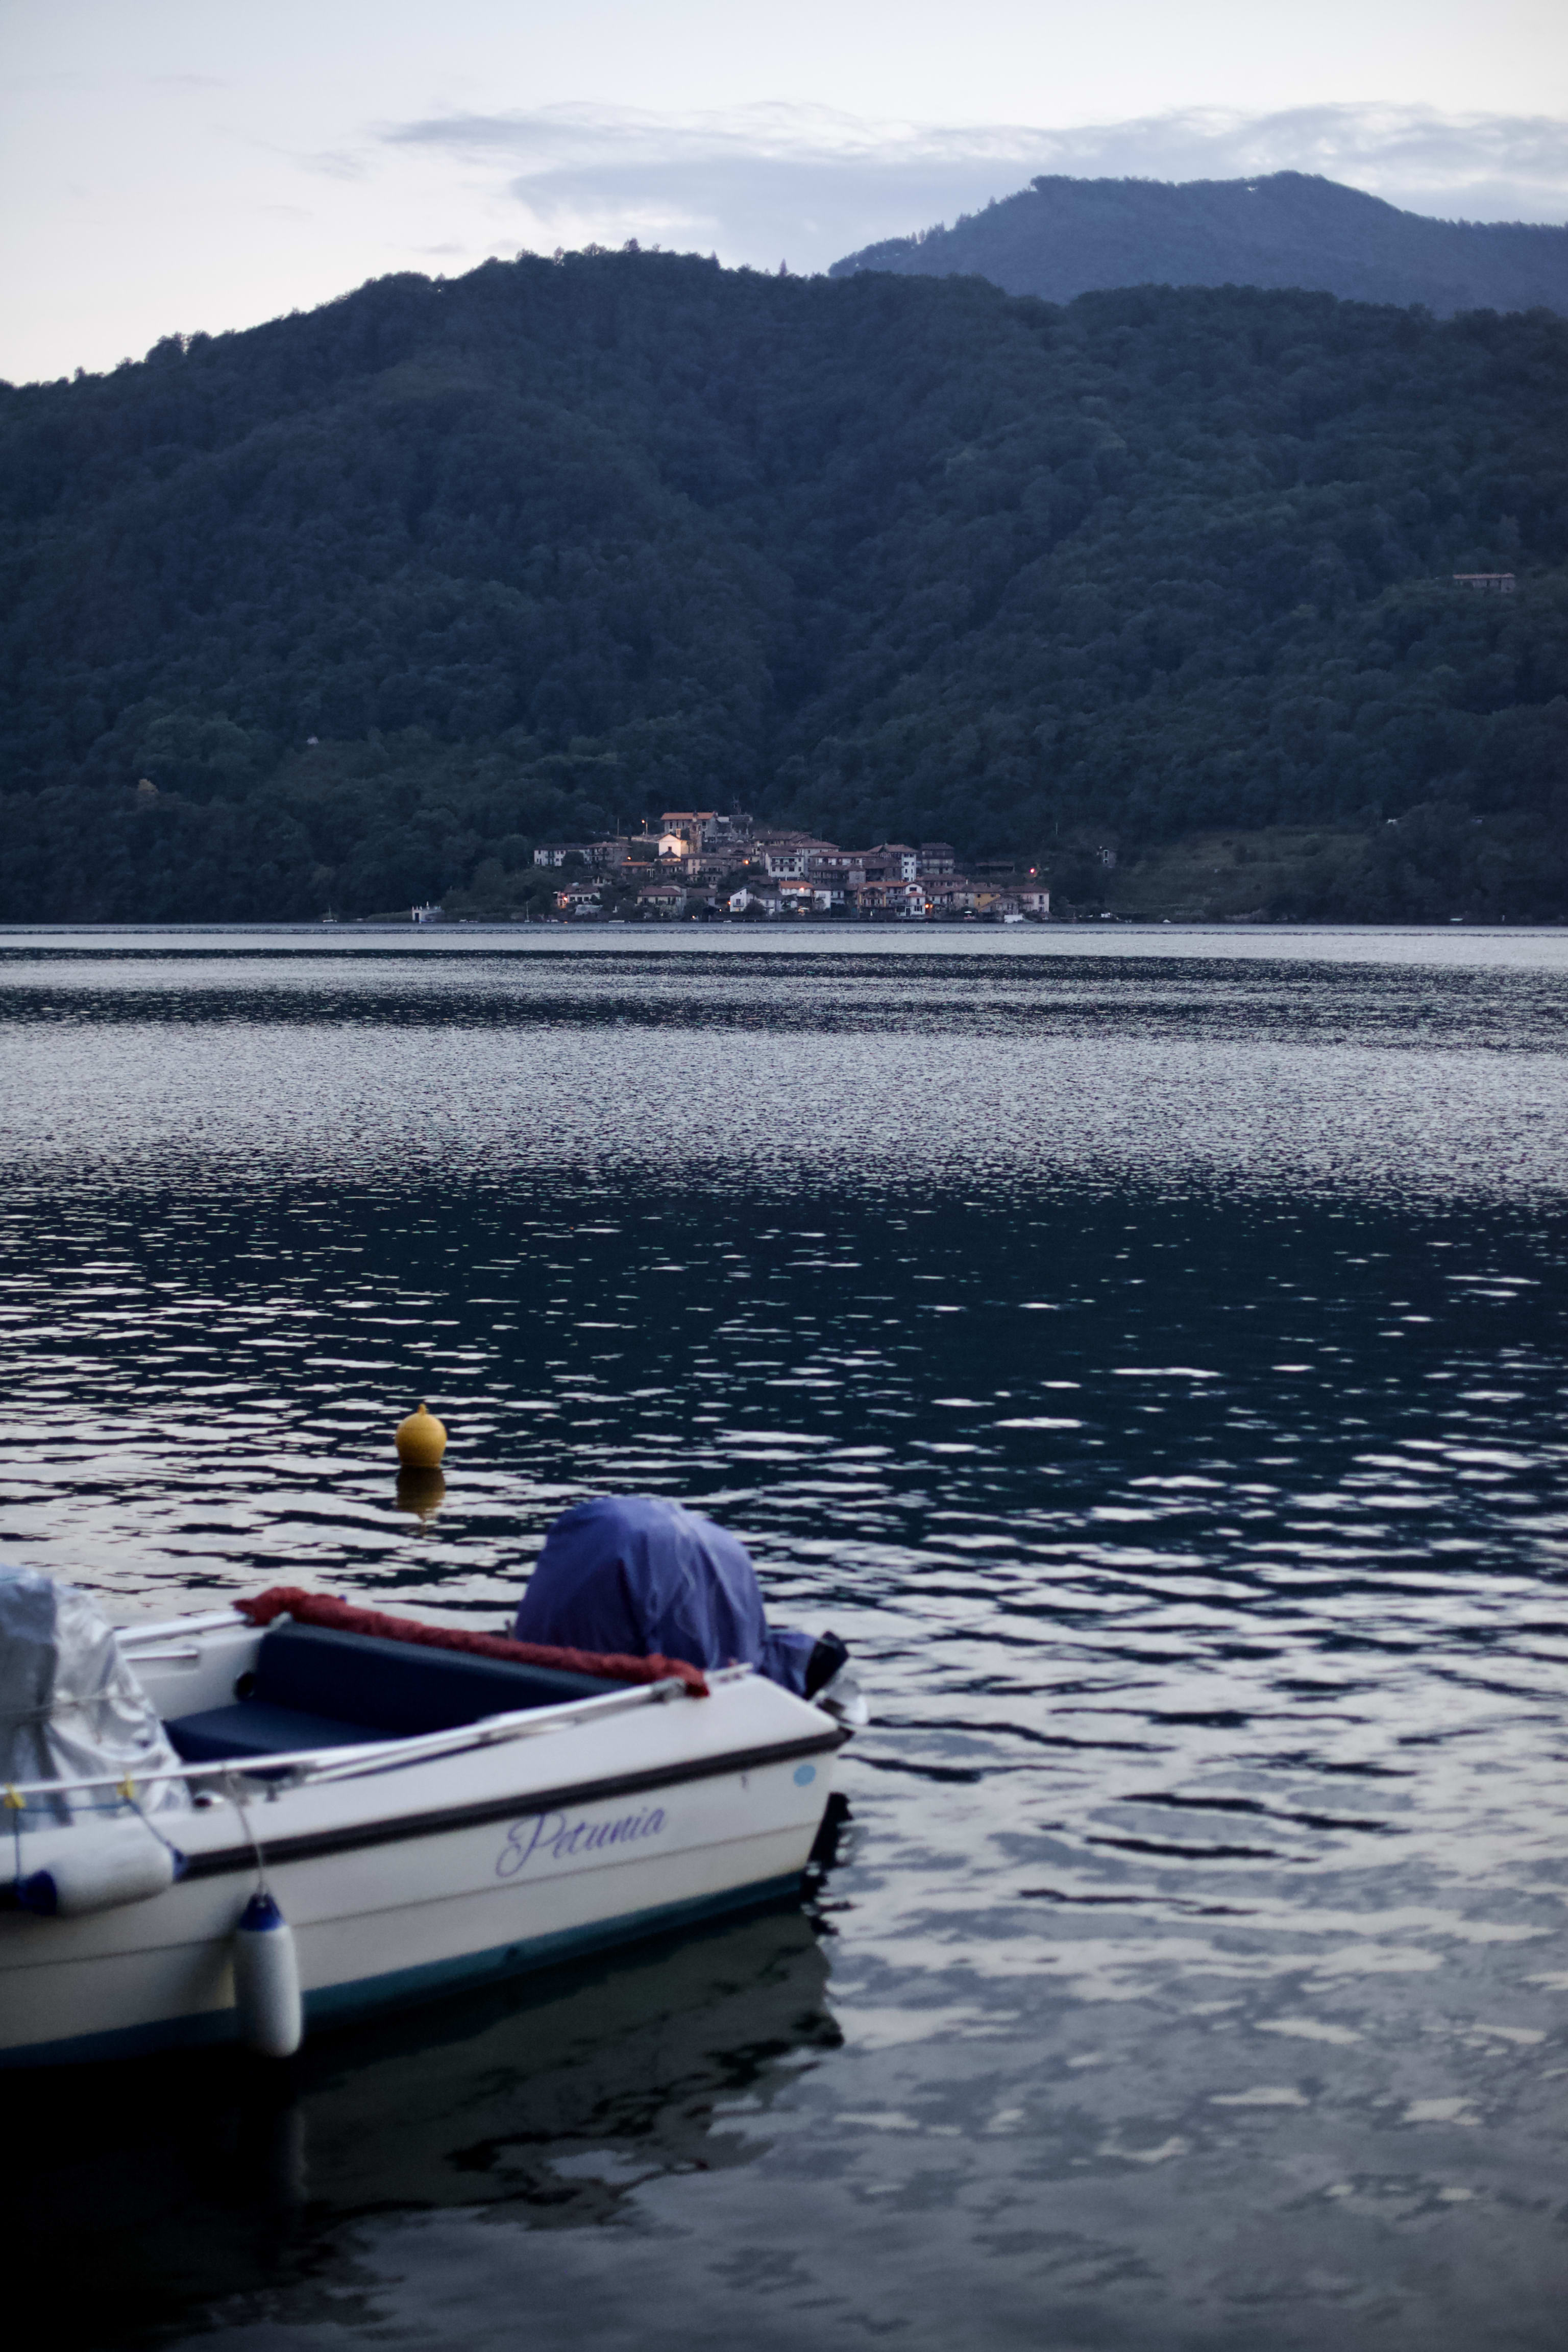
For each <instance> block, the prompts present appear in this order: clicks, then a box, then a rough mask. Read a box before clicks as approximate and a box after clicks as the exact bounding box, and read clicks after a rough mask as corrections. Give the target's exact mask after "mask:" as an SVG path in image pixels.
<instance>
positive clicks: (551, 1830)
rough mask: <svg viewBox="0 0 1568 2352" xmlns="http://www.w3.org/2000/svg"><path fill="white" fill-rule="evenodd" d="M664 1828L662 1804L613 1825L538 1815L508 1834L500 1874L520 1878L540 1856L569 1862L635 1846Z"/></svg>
mask: <svg viewBox="0 0 1568 2352" xmlns="http://www.w3.org/2000/svg"><path fill="white" fill-rule="evenodd" d="M663 1828H664V1809H663V1807H662V1806H659V1805H651V1806H649V1807H647V1808H646V1810H645V1811H642V1812H638V1813H622V1815H621V1816H620V1817H619V1819H618V1820H616V1821H612V1822H589V1821H583V1820H580V1819H579V1820H575V1821H569V1820H568V1819H567V1817H566V1815H565V1814H564V1813H537V1814H535V1816H534V1817H533V1819H532V1820H531V1821H526V1822H513V1823H512V1826H511V1828H510V1829H509V1830H508V1831H507V1843H506V1844H505V1845H504V1846H503V1847H502V1848H501V1852H500V1854H499V1856H498V1858H497V1863H496V1875H497V1878H516V1877H517V1874H518V1873H519V1872H520V1871H523V1870H526V1869H527V1868H528V1864H529V1863H530V1862H531V1861H533V1860H534V1859H535V1858H536V1856H537V1857H538V1860H540V1861H542V1862H565V1861H566V1860H567V1859H568V1858H569V1857H570V1856H571V1855H573V1854H589V1853H597V1852H598V1851H599V1850H600V1849H601V1847H604V1846H607V1845H634V1844H635V1843H637V1841H638V1840H639V1839H640V1838H651V1837H657V1836H658V1834H659V1832H660V1831H661V1830H662V1829H663Z"/></svg>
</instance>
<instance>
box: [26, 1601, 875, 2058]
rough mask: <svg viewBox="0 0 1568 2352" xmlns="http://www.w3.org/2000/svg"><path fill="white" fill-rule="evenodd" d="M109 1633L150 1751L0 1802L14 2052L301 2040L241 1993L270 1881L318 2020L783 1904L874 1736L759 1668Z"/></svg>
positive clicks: (219, 1631) (309, 2019) (253, 1634)
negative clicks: (255, 1919)
mask: <svg viewBox="0 0 1568 2352" xmlns="http://www.w3.org/2000/svg"><path fill="white" fill-rule="evenodd" d="M115 1647H116V1653H117V1656H118V1659H119V1661H120V1664H122V1665H123V1666H125V1667H129V1668H130V1669H131V1676H132V1677H133V1683H132V1684H131V1687H133V1688H135V1689H137V1690H138V1691H139V1692H140V1693H141V1694H144V1695H145V1698H146V1700H147V1701H149V1702H150V1703H151V1707H150V1715H151V1713H152V1712H155V1715H156V1717H157V1719H158V1725H161V1726H162V1735H159V1734H158V1727H157V1725H155V1726H154V1727H153V1731H154V1735H155V1736H156V1737H157V1738H158V1747H159V1750H160V1753H161V1756H162V1759H163V1760H162V1761H160V1762H157V1763H155V1764H154V1766H153V1767H152V1769H140V1768H137V1767H132V1768H131V1769H129V1770H127V1769H125V1768H124V1767H121V1768H120V1769H119V1770H118V1771H110V1772H104V1771H99V1772H98V1773H90V1772H89V1773H87V1774H86V1775H85V1776H83V1777H70V1776H69V1775H68V1774H57V1776H56V1777H55V1778H53V1779H51V1780H30V1781H26V1782H22V1781H18V1782H17V1783H16V1785H15V1786H14V1787H13V1788H12V1789H11V1790H9V1792H8V1793H7V1792H6V1791H5V1790H0V1796H4V1797H5V1803H6V1805H7V1806H8V1808H9V1810H8V1811H6V1812H5V1813H0V1836H5V1834H6V1824H7V1823H8V1824H9V1840H8V1842H9V1843H11V1844H12V1846H13V1853H12V1854H11V1855H10V1856H9V1857H5V1858H3V1859H0V1872H3V1871H4V1870H5V1860H7V1859H8V1860H9V1861H10V1863H11V1864H12V1867H11V1870H10V1872H9V1874H8V1875H7V1876H5V1878H4V1879H3V1880H0V2066H18V2065H24V2066H26V2065H34V2066H36V2065H49V2064H56V2063H64V2062H80V2061H90V2060H97V2059H103V2058H111V2057H120V2056H124V2055H130V2054H133V2053H141V2052H149V2051H157V2050H166V2049H172V2048H176V2047H180V2046H183V2045H193V2044H202V2043H216V2042H233V2041H238V2040H246V2039H248V2040H250V2041H252V2042H255V2043H256V2044H257V2046H262V2047H267V2046H276V2047H279V2048H282V2047H287V2046H289V2045H288V2044H287V2037H285V2040H284V2041H283V2042H276V2043H274V2044H270V2045H269V2044H268V2043H267V2040H266V2031H265V2028H263V2029H262V2030H260V2031H258V2029H257V2022H256V2017H255V2015H254V2014H248V2013H247V2010H246V2005H245V2003H244V2001H243V2000H236V1981H235V1933H236V1929H237V1928H238V1927H239V1925H240V1922H241V1919H242V1916H244V1915H245V1913H246V1906H247V1904H249V1903H250V1902H251V1900H252V1897H253V1896H254V1895H256V1890H257V1887H258V1884H264V1885H265V1886H266V1888H267V1891H268V1892H269V1893H270V1895H272V1896H273V1898H274V1899H275V1901H276V1905H277V1909H278V1911H279V1912H280V1914H281V1916H282V1919H283V1920H284V1921H286V1922H287V1929H288V1931H289V1933H290V1936H291V1941H292V1952H291V1955H290V1958H289V1967H290V1968H291V1969H296V1970H297V1975H298V1989H299V2000H300V2005H301V2006H302V2012H303V2021H304V2024H305V2026H306V2028H307V2029H308V2027H310V2026H314V2025H319V2024H324V2023H328V2022H336V2021H346V2020H349V2019H352V2018H356V2017H360V2016H362V2015H366V2014H368V2013H370V2012H371V2011H376V2010H382V2009H387V2008H391V2007H393V2006H395V2005H398V2004H401V2003H404V2002H408V2001H412V2000H420V1999H423V1998H426V1997H428V1996H430V1995H432V1994H434V1993H437V1992H440V1991H443V1990H447V1989H449V1988H456V1987H458V1986H462V1985H465V1984H475V1983H482V1982H484V1981H486V1979H496V1978H499V1977H503V1976H507V1975H510V1974H512V1973H514V1972H516V1971H518V1970H522V1969H529V1968H534V1967H539V1966H543V1965H545V1964H547V1963H549V1962H552V1961H557V1960H559V1959H561V1958H566V1957H569V1956H570V1955H571V1954H573V1953H577V1952H581V1951H586V1950H590V1949H592V1948H597V1947H601V1946H605V1945H609V1944H614V1943H618V1942H622V1941H627V1940H630V1939H632V1938H634V1937H641V1936H644V1935H650V1934H653V1933H657V1932H659V1931H661V1930H663V1929H665V1928H668V1927H672V1926H675V1925H678V1924H680V1923H682V1922H684V1921H686V1920H695V1919H697V1918H700V1917H703V1916H706V1915H709V1914H713V1913H716V1912H720V1911H724V1910H728V1909H732V1908H735V1907H737V1906H741V1905H745V1904H749V1903H753V1902H757V1901H760V1900H764V1899H766V1898H768V1897H769V1896H773V1895H781V1894H785V1893H787V1892H789V1891H791V1890H793V1889H794V1888H796V1887H797V1886H798V1885H799V1883H800V1874H801V1872H802V1871H803V1870H804V1868H805V1865H806V1863H807V1861H808V1859H809V1857H810V1851H811V1847H812V1843H813V1842H814V1840H815V1838H816V1835H817V1832H818V1830H819V1828H820V1826H821V1821H822V1817H823V1813H824V1811H825V1809H826V1806H827V1802H828V1799H829V1796H830V1793H831V1787H832V1772H833V1759H834V1757H835V1754H836V1751H837V1750H838V1748H840V1746H841V1744H842V1742H843V1741H844V1739H845V1738H847V1737H848V1736H849V1727H848V1726H852V1722H853V1720H854V1719H855V1717H856V1715H857V1712H858V1715H859V1719H861V1720H863V1708H859V1707H858V1705H857V1701H856V1699H855V1697H854V1695H853V1694H852V1691H848V1690H845V1691H840V1692H839V1693H837V1694H835V1692H834V1689H833V1686H832V1685H829V1686H828V1688H827V1689H825V1690H823V1691H820V1692H819V1693H818V1694H817V1695H816V1697H815V1698H814V1699H804V1698H800V1697H797V1696H794V1694H793V1693H792V1692H790V1691H789V1690H786V1689H784V1688H781V1687H780V1686H779V1685H778V1684H777V1683H775V1682H772V1681H769V1680H768V1679H767V1678H766V1677H765V1676H764V1675H760V1674H758V1673H756V1672H754V1671H753V1670H752V1669H751V1668H750V1667H748V1666H747V1667H737V1668H730V1669H726V1670H724V1671H722V1672H718V1673H715V1674H710V1675H707V1676H706V1678H704V1677H701V1676H694V1675H690V1674H689V1672H687V1673H685V1678H683V1677H682V1676H681V1675H674V1674H672V1675H671V1676H670V1677H669V1678H668V1679H662V1680H657V1681H653V1682H642V1683H638V1684H627V1683H624V1682H617V1681H614V1680H612V1679H607V1678H605V1677H602V1676H598V1675H591V1674H578V1673H570V1672H569V1673H562V1672H559V1671H551V1670H550V1669H549V1668H547V1667H542V1666H538V1665H535V1664H517V1663H513V1662H510V1661H507V1660H502V1659H498V1658H495V1657H490V1656H475V1655H471V1654H466V1653H464V1652H455V1651H452V1650H447V1649H444V1648H428V1647H414V1648H411V1647H409V1646H407V1645H406V1643H402V1642H399V1641H395V1640H386V1639H382V1638H377V1637H375V1636H372V1635H366V1634H361V1633H345V1632H341V1631H338V1630H334V1629H332V1628H330V1627H323V1626H320V1625H317V1624H313V1623H312V1624H307V1623H298V1622H292V1621H291V1620H289V1619H288V1618H287V1617H283V1618H281V1619H278V1620H277V1621H276V1622H273V1623H272V1624H270V1625H269V1626H267V1627H265V1628H263V1627H261V1626H258V1625H256V1624H255V1623H252V1622H248V1621H247V1619H246V1616H245V1615H243V1614H242V1613H241V1612H240V1611H238V1610H237V1609H236V1610H227V1609H225V1610H219V1611H213V1612H207V1613H204V1614H202V1615H197V1616H185V1617H177V1618H172V1619H169V1620H166V1621H163V1622H156V1623H141V1624H138V1625H136V1626H135V1627H134V1628H131V1629H129V1630H126V1629H122V1630H121V1631H120V1633H119V1634H118V1636H116V1637H115ZM705 1679H706V1687H705ZM846 1718H847V1722H846ZM244 1974H245V1968H244V1965H243V1964H242V1969H241V1975H242V1978H243V1977H244ZM285 1974H286V1975H287V1970H286V1971H285ZM242 1990H243V1987H242Z"/></svg>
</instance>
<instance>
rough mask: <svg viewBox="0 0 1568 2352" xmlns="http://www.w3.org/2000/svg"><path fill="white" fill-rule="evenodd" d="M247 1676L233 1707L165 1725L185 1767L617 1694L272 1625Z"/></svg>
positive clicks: (349, 1743)
mask: <svg viewBox="0 0 1568 2352" xmlns="http://www.w3.org/2000/svg"><path fill="white" fill-rule="evenodd" d="M248 1679H249V1680H250V1683H251V1687H250V1688H249V1690H248V1691H247V1692H246V1696H244V1697H243V1698H237V1699H236V1700H235V1703H234V1705H233V1706H215V1707H209V1708H207V1709H205V1710H204V1712H203V1713H201V1714H198V1715H184V1716H178V1717H175V1718H174V1719H173V1720H172V1721H171V1722H169V1723H166V1724H165V1726H164V1729H165V1730H166V1731H167V1732H168V1734H169V1738H170V1739H171V1741H172V1744H173V1747H174V1750H175V1752H176V1754H177V1755H179V1756H181V1757H183V1759H184V1760H185V1762H186V1763H188V1764H207V1763H212V1762H214V1761H215V1760H217V1759H219V1758H221V1757H225V1756H265V1755H281V1754H284V1753H287V1752H288V1751H290V1750H292V1749H295V1748H347V1747H354V1746H358V1745H359V1744H361V1742H363V1741H365V1740H367V1739H377V1738H382V1739H387V1738H413V1737H415V1736H416V1735H417V1734H418V1733H420V1732H424V1731H453V1730H456V1729H457V1728H459V1727H461V1726H462V1725H464V1724H465V1723H477V1722H479V1721H481V1720H482V1718H483V1717H486V1716H489V1715H510V1714H512V1713H515V1712H517V1711H518V1710H520V1709H524V1708H528V1707H536V1706H559V1705H560V1704H561V1703H562V1702H563V1701H564V1700H567V1699H574V1698H601V1697H602V1696H604V1695H605V1694H606V1693H607V1692H610V1691H616V1690H621V1689H622V1688H624V1685H622V1684H621V1683H617V1682H612V1681H609V1680H607V1679H605V1678H603V1677H601V1676H600V1675H574V1674H563V1673H560V1672H559V1671H558V1670H557V1669H556V1668H554V1667H551V1666H525V1665H520V1664H514V1663H513V1662H512V1661H511V1660H510V1659H508V1658H481V1657H472V1656H470V1655H469V1654H467V1653H466V1652H465V1651H462V1650H432V1649H424V1648H423V1647H421V1646H420V1645H419V1644H418V1643H410V1642H390V1641H387V1640H385V1639H384V1638H383V1637H382V1636H381V1635H380V1634H374V1633H337V1632H335V1631H334V1630H333V1629H332V1628H331V1627H329V1626H325V1625H287V1624H286V1625H278V1626H275V1627H274V1629H273V1630H272V1632H271V1633H267V1634H266V1635H265V1636H264V1638H263V1640H262V1643H261V1647H260V1650H259V1651H258V1653H257V1654H256V1666H255V1669H254V1675H253V1676H252V1677H249V1678H248Z"/></svg>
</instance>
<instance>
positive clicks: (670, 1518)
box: [512, 1495, 817, 1694]
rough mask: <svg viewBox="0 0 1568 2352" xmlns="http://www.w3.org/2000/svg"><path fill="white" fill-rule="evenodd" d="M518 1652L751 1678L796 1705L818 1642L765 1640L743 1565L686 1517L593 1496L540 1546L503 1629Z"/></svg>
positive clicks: (739, 1549)
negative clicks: (656, 1658)
mask: <svg viewBox="0 0 1568 2352" xmlns="http://www.w3.org/2000/svg"><path fill="white" fill-rule="evenodd" d="M512 1638H513V1640H514V1641H517V1642H549V1643H556V1644H559V1646H560V1647H562V1648H566V1649H578V1650H598V1651H601V1652H604V1653H608V1654H612V1655H613V1654H617V1653H619V1654H622V1655H626V1654H630V1655H631V1656H632V1657H648V1656H651V1655H652V1654H653V1653H654V1652H655V1651H657V1652H659V1653H661V1654H663V1655H664V1657H666V1658H685V1659H686V1660H687V1662H688V1663H689V1664H692V1665H694V1666H730V1665H748V1666H756V1667H757V1668H758V1670H759V1671H760V1672H761V1673H763V1674H765V1675H768V1677H769V1678H770V1679H771V1680H772V1681H774V1682H776V1683H781V1684H782V1685H783V1686H784V1688H785V1689H786V1690H790V1691H794V1692H796V1693H797V1694H803V1693H804V1691H805V1688H806V1669H807V1665H808V1664H809V1662H810V1657H811V1653H812V1651H813V1650H814V1649H815V1648H816V1646H817V1644H816V1636H815V1635H814V1634H811V1633H790V1632H788V1631H785V1630H782V1629H781V1630H780V1631H779V1632H777V1633H773V1632H770V1631H769V1630H768V1619H767V1617H766V1615H765V1613H764V1612H763V1607H762V1595H761V1593H760V1592H759V1591H758V1584H757V1570H755V1569H754V1568H753V1567H752V1565H751V1555H750V1554H749V1552H748V1551H747V1549H746V1546H745V1545H744V1544H743V1543H742V1542H740V1540H739V1538H737V1537H735V1536H732V1535H730V1534H729V1533H728V1532H727V1529H726V1528H720V1527H716V1526H715V1525H714V1523H713V1521H712V1520H711V1519H705V1518H704V1517H702V1516H701V1515H700V1513H698V1512H696V1511H688V1510H686V1509H685V1507H684V1506H683V1505H681V1504H679V1503H669V1502H665V1501H664V1500H663V1499H662V1498H660V1497H659V1496H653V1495H601V1496H595V1497H594V1498H593V1500H592V1501H591V1502H587V1503H579V1504H577V1505H576V1506H575V1507H573V1508H572V1509H571V1510H570V1511H564V1512H563V1513H562V1514H561V1516H560V1517H559V1519H558V1520H557V1521H556V1523H555V1525H554V1527H553V1528H551V1529H550V1531H549V1535H548V1536H547V1537H546V1538H545V1548H544V1549H543V1551H541V1552H540V1554H539V1556H538V1561H537V1562H536V1563H535V1567H534V1572H533V1575H532V1577H531V1578H530V1579H529V1581H528V1591H526V1592H525V1593H524V1595H523V1598H522V1601H521V1604H520V1605H519V1607H518V1610H517V1617H516V1620H515V1621H514V1622H513V1626H512Z"/></svg>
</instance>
